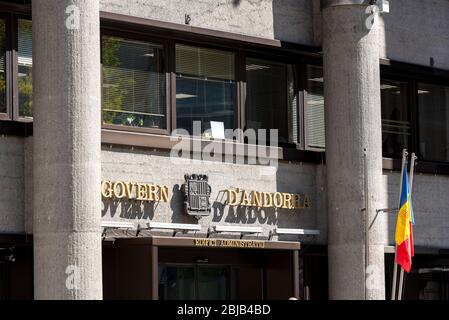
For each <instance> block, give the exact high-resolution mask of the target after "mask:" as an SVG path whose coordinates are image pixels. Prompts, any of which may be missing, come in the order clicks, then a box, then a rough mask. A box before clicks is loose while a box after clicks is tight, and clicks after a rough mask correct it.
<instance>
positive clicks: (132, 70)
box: [102, 36, 167, 129]
mask: <svg viewBox="0 0 449 320" xmlns="http://www.w3.org/2000/svg"><path fill="white" fill-rule="evenodd" d="M163 61H164V56H163V47H162V46H161V45H157V44H153V43H149V42H144V41H137V40H131V39H123V38H118V37H110V36H104V37H103V39H102V64H103V71H102V72H103V85H102V95H103V101H102V108H103V121H104V123H106V124H115V125H122V126H132V127H144V128H154V129H166V128H167V118H166V110H167V102H166V90H165V88H166V76H165V73H164V67H163Z"/></svg>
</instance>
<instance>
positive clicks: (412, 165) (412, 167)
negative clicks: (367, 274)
mask: <svg viewBox="0 0 449 320" xmlns="http://www.w3.org/2000/svg"><path fill="white" fill-rule="evenodd" d="M416 159H417V157H416V155H415V154H414V153H412V157H411V160H410V175H409V177H410V182H409V184H410V195H412V194H413V178H414V173H415V160H416ZM410 236H412V235H410ZM404 274H405V273H404V269H402V268H401V275H400V278H399V289H398V290H399V292H398V300H402V294H403V291H404Z"/></svg>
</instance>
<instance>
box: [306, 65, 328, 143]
mask: <svg viewBox="0 0 449 320" xmlns="http://www.w3.org/2000/svg"><path fill="white" fill-rule="evenodd" d="M324 119H325V118H324V80H323V68H322V67H320V66H313V65H308V66H307V84H306V94H305V102H304V125H305V133H306V142H305V145H306V148H307V149H311V150H314V149H317V150H324V149H325V147H326V137H325V135H326V131H325V123H324Z"/></svg>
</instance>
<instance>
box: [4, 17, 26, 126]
mask: <svg viewBox="0 0 449 320" xmlns="http://www.w3.org/2000/svg"><path fill="white" fill-rule="evenodd" d="M32 36H33V33H32V23H31V20H27V19H25V18H22V17H18V16H15V15H8V16H6V17H5V18H0V119H6V120H20V121H24V120H25V121H29V120H32V117H33V110H32V109H33V105H32V94H33V80H32V66H33V54H32V44H33V43H32V42H33V41H32Z"/></svg>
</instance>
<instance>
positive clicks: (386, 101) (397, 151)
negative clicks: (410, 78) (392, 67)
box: [380, 80, 411, 158]
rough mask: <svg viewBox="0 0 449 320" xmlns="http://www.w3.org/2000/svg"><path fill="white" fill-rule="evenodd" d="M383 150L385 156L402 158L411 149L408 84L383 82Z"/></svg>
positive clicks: (381, 85)
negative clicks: (403, 151)
mask: <svg viewBox="0 0 449 320" xmlns="http://www.w3.org/2000/svg"><path fill="white" fill-rule="evenodd" d="M380 89H381V102H382V103H381V105H382V150H383V154H384V156H387V157H399V158H400V157H401V155H402V150H403V149H409V144H410V134H411V133H410V130H411V127H410V115H409V110H408V101H407V84H405V83H401V82H397V81H387V80H381V84H380Z"/></svg>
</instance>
